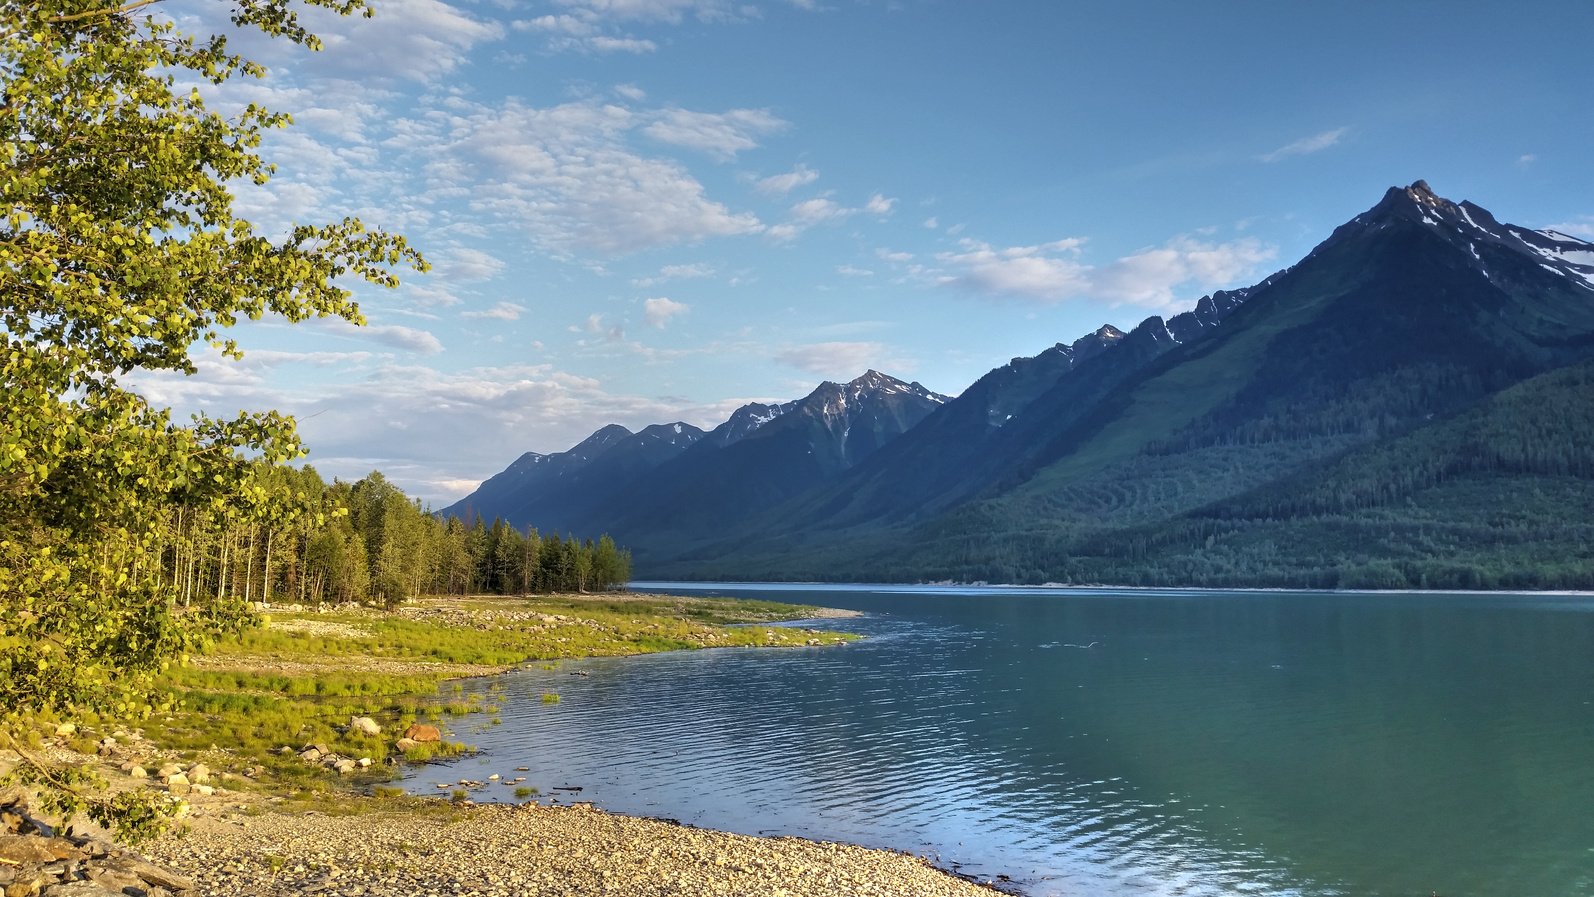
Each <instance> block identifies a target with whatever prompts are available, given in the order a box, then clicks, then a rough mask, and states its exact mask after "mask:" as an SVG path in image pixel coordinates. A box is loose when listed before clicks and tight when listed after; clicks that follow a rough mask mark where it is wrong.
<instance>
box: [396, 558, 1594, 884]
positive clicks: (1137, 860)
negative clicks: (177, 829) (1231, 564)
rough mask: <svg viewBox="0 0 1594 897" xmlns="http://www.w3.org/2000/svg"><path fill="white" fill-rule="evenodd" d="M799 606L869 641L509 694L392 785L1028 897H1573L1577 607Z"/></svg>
mask: <svg viewBox="0 0 1594 897" xmlns="http://www.w3.org/2000/svg"><path fill="white" fill-rule="evenodd" d="M787 591H788V592H789V591H790V590H787ZM776 597H787V596H776ZM795 597H798V598H799V600H802V599H804V598H806V600H813V601H815V602H816V603H825V604H831V605H840V606H853V607H857V608H859V609H862V610H866V611H870V612H871V614H870V616H868V617H865V618H862V619H855V620H846V621H841V625H842V626H844V627H845V628H851V629H862V630H864V631H865V632H866V634H868V635H869V636H870V638H869V639H868V640H867V641H865V642H862V643H859V644H855V645H851V646H848V647H845V648H836V649H801V650H793V651H783V652H774V651H742V650H720V651H709V652H693V653H679V654H669V655H655V656H650V657H642V658H630V659H596V660H588V661H579V662H569V663H566V664H564V665H563V667H562V668H561V669H559V670H552V671H550V670H528V671H524V672H517V673H514V674H510V675H509V676H506V677H503V678H502V679H500V680H498V684H499V685H501V686H502V687H504V688H505V689H506V690H507V692H508V693H509V694H510V695H512V696H514V697H512V698H511V699H509V700H507V701H506V702H505V703H506V706H505V709H504V711H503V714H502V720H503V724H502V725H500V726H491V727H484V728H482V729H481V731H480V732H474V731H472V732H468V733H467V732H465V731H464V730H466V729H467V727H470V726H471V724H470V722H469V720H463V721H458V722H457V725H458V727H459V728H460V730H461V735H460V737H461V738H462V739H463V740H466V741H470V742H472V743H474V744H477V745H479V746H480V747H481V748H483V750H484V754H483V755H482V756H480V757H477V758H472V759H465V760H461V761H459V762H457V763H455V764H454V765H453V766H452V767H451V768H447V769H439V768H437V767H429V768H427V769H424V770H422V771H420V772H418V773H417V774H415V775H414V776H413V777H412V778H411V779H410V780H409V783H408V784H409V786H410V787H411V788H412V789H413V790H415V791H417V792H432V791H434V789H432V786H431V783H432V782H434V781H453V780H455V779H458V778H461V777H470V778H481V779H484V778H485V777H486V775H487V774H488V773H489V772H499V773H501V774H503V775H505V777H506V784H505V785H503V786H499V787H497V788H496V789H490V790H489V791H488V792H487V793H486V794H485V795H484V797H485V798H488V799H494V798H496V799H500V800H511V799H513V798H512V790H513V789H512V787H511V786H510V784H507V779H508V778H512V777H513V776H516V775H519V776H525V777H526V780H527V781H526V784H531V785H535V786H536V787H538V788H540V789H541V791H542V792H543V794H544V795H545V797H544V798H543V799H546V800H555V799H557V800H561V801H563V800H570V799H580V800H593V801H595V802H597V803H598V804H599V805H601V806H604V807H607V808H610V809H614V810H617V811H620V812H633V813H641V814H647V815H664V816H669V817H673V818H679V819H682V820H683V821H687V822H691V823H694V824H699V825H706V826H712V827H715V828H723V829H730V830H737V831H744V832H752V833H790V834H800V835H808V836H813V837H822V838H836V839H844V840H850V841H856V842H859V843H864V844H871V845H875V846H888V847H895V848H898V849H907V850H913V851H917V852H922V853H926V854H929V855H931V856H932V857H939V858H940V860H941V861H942V862H944V863H956V864H962V867H963V868H965V869H966V870H971V871H978V872H980V873H981V874H989V875H994V874H996V873H998V872H1004V873H1006V874H1009V875H1012V876H1014V877H1015V878H1017V879H1019V880H1020V881H1021V882H1022V884H1023V887H1024V888H1025V889H1026V892H1027V893H1029V894H1033V895H1036V897H1043V895H1051V894H1064V893H1066V894H1071V895H1077V894H1102V895H1110V897H1122V895H1159V897H1160V895H1188V897H1216V895H1231V894H1267V895H1301V897H1328V895H1339V894H1357V895H1368V897H1394V895H1405V894H1426V893H1429V892H1430V891H1434V890H1437V891H1438V892H1439V893H1444V894H1458V895H1465V894H1485V893H1512V894H1519V895H1525V897H1564V895H1579V894H1582V895H1590V894H1594V889H1591V882H1594V852H1591V851H1590V850H1589V849H1588V845H1590V844H1594V822H1591V821H1590V819H1589V818H1587V817H1588V816H1589V815H1590V814H1586V813H1584V812H1583V810H1584V808H1586V807H1588V806H1591V805H1594V764H1589V763H1588V762H1587V756H1588V754H1587V749H1588V746H1589V744H1590V743H1591V741H1594V707H1591V706H1590V705H1589V704H1587V703H1586V702H1587V701H1588V700H1590V698H1589V695H1591V694H1594V622H1591V621H1594V603H1586V604H1585V605H1583V606H1582V609H1581V612H1579V613H1567V610H1568V608H1567V606H1566V605H1564V604H1555V605H1553V606H1552V605H1546V604H1544V603H1543V602H1532V603H1527V604H1522V605H1517V606H1511V605H1509V603H1502V602H1489V601H1473V600H1469V601H1463V602H1450V603H1446V602H1442V601H1423V600H1405V599H1401V600H1399V601H1390V600H1383V601H1369V600H1367V596H1314V598H1313V599H1312V600H1310V601H1303V600H1301V596H1268V595H1265V594H1259V593H1247V594H1245V595H1231V596H1214V595H1210V594H1202V593H1170V594H1165V595H1161V596H1158V595H1155V594H1149V593H1132V594H1129V595H1124V594H1115V593H1113V592H1111V591H1097V592H1076V593H1070V594H1067V595H1053V594H1047V593H1039V592H1022V591H1020V592H1016V593H1015V592H1012V591H999V592H996V593H978V592H976V593H972V594H971V593H970V592H969V591H968V590H956V591H937V590H923V591H920V592H917V593H915V592H911V591H906V590H897V589H884V590H881V589H871V590H868V591H857V592H836V591H827V592H825V593H823V594H822V595H819V596H817V597H815V596H808V595H804V594H803V593H800V592H799V593H797V595H796V596H795ZM803 625H815V624H813V623H805V624H803ZM820 625H830V626H836V625H837V624H836V623H835V622H834V621H826V622H824V623H823V624H820ZM1092 642H1096V643H1097V645H1096V647H1094V648H1084V649H1081V648H1074V647H1065V645H1070V644H1090V643H1092ZM1522 657H1531V658H1533V661H1534V662H1533V663H1523V662H1521V661H1520V660H1519V658H1522ZM577 670H579V671H581V672H585V673H587V675H586V676H580V677H576V676H569V675H568V673H569V672H572V671H577ZM466 687H467V688H486V687H487V685H485V684H481V683H471V684H469V685H467V686H466ZM544 692H557V693H559V694H560V695H561V697H562V700H561V701H560V702H559V703H557V704H547V705H544V704H541V702H540V695H541V694H543V693H544ZM517 766H527V767H530V770H529V771H528V772H511V770H513V769H514V768H515V767H517ZM561 785H579V786H582V787H583V789H584V790H583V791H581V792H579V793H574V794H573V793H571V792H555V791H553V788H554V787H555V786H561Z"/></svg>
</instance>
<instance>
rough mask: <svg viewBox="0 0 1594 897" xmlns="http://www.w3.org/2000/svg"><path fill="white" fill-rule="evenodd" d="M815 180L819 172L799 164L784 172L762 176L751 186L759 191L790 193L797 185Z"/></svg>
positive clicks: (803, 184)
mask: <svg viewBox="0 0 1594 897" xmlns="http://www.w3.org/2000/svg"><path fill="white" fill-rule="evenodd" d="M817 180H819V172H817V171H814V170H813V169H812V168H809V167H808V166H806V165H801V164H799V165H798V166H797V167H796V168H793V169H792V170H791V171H788V172H786V173H785V174H772V175H770V176H769V177H767V178H762V179H760V180H759V181H757V182H756V183H754V185H753V187H754V188H755V189H756V190H758V192H760V193H768V194H772V195H773V194H780V193H790V192H791V191H793V190H795V189H797V188H798V187H803V186H806V185H808V184H812V183H813V182H814V181H817Z"/></svg>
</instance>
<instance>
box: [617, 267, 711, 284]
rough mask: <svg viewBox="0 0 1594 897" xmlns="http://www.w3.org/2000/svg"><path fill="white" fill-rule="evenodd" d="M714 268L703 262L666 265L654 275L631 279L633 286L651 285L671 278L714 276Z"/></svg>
mask: <svg viewBox="0 0 1594 897" xmlns="http://www.w3.org/2000/svg"><path fill="white" fill-rule="evenodd" d="M713 276H714V268H713V267H712V266H710V265H705V264H703V263H701V262H694V263H692V264H690V265H665V266H664V267H662V268H660V269H659V273H658V274H657V275H656V276H654V277H638V278H635V279H633V280H632V281H631V284H632V286H638V287H651V286H656V285H658V284H661V283H665V282H667V281H671V280H699V279H702V278H704V277H713Z"/></svg>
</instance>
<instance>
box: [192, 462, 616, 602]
mask: <svg viewBox="0 0 1594 897" xmlns="http://www.w3.org/2000/svg"><path fill="white" fill-rule="evenodd" d="M260 479H261V486H262V488H264V489H266V490H267V491H268V492H269V493H277V494H279V495H281V496H282V497H283V498H284V499H285V500H287V501H289V502H291V503H292V504H294V505H297V506H298V507H299V508H301V509H302V512H301V513H299V514H296V515H293V516H291V517H288V518H278V519H259V518H255V517H240V516H238V515H233V514H214V513H209V512H207V510H206V509H203V508H190V507H179V508H177V509H174V510H172V511H171V512H170V514H169V517H170V519H169V526H168V527H167V528H166V533H167V535H166V537H165V544H164V545H163V548H162V552H161V558H162V561H161V573H160V576H161V577H162V578H163V579H164V580H165V582H166V583H167V584H169V585H170V586H171V587H172V588H173V589H174V590H175V592H176V594H177V595H178V596H179V602H180V603H182V604H189V603H192V602H193V601H195V600H196V599H198V598H200V597H201V596H203V598H204V599H206V600H215V599H226V598H234V599H240V600H243V601H249V602H253V601H277V602H291V603H300V604H304V603H321V602H348V601H362V602H363V601H377V602H381V603H382V604H385V605H389V606H391V605H393V604H396V603H398V602H400V601H403V600H404V599H406V598H410V597H414V596H417V595H466V594H475V593H482V592H488V593H495V594H524V593H530V592H588V591H605V590H609V589H614V588H616V587H619V586H622V585H624V584H625V583H626V581H627V580H629V579H630V576H631V557H630V553H629V552H626V551H623V550H621V549H620V548H618V547H617V546H616V545H615V543H614V540H612V539H610V538H609V537H608V536H607V535H605V536H601V537H600V538H598V539H597V540H596V541H594V540H592V539H590V538H588V539H581V538H578V537H576V536H570V535H560V534H558V533H549V534H547V535H543V534H541V533H539V532H538V531H537V530H536V529H535V528H528V529H527V530H526V531H524V532H522V531H520V530H517V529H515V528H514V527H512V526H510V525H508V524H507V523H505V522H504V521H502V520H499V519H494V520H493V521H492V522H491V523H489V522H487V521H486V520H484V519H482V518H481V517H480V516H479V515H478V516H477V517H476V518H475V519H474V520H473V521H469V522H467V521H464V520H461V519H460V518H459V517H455V516H450V517H447V518H440V517H438V516H437V515H434V514H432V513H431V512H430V511H428V510H427V509H426V508H425V506H424V505H423V504H422V503H421V502H420V501H419V500H418V499H412V498H410V497H409V496H407V495H406V494H405V493H404V492H403V491H402V490H400V489H399V488H398V487H397V486H395V485H393V484H392V483H391V482H389V481H388V480H387V478H386V477H384V476H383V475H382V474H380V473H377V472H372V473H371V474H369V475H367V476H366V477H364V478H363V479H360V480H357V481H355V482H353V483H349V482H345V481H342V480H336V479H334V480H333V481H332V482H331V483H327V482H326V481H325V480H323V479H322V477H321V475H320V474H319V473H318V472H317V471H316V470H315V468H313V467H309V466H305V467H302V468H289V467H276V468H269V469H264V470H262V471H261V472H260Z"/></svg>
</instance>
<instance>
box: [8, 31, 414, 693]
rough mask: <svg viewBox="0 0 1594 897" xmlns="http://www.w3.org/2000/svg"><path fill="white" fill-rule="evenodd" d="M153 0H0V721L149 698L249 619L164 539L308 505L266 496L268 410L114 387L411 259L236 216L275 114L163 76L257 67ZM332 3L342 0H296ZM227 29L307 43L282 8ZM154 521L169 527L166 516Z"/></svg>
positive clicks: (350, 239) (353, 240)
mask: <svg viewBox="0 0 1594 897" xmlns="http://www.w3.org/2000/svg"><path fill="white" fill-rule="evenodd" d="M151 2H152V0H135V2H128V3H123V4H118V3H114V2H108V0H26V2H21V0H7V2H3V3H0V78H3V89H4V95H3V105H0V203H3V207H4V218H3V220H0V294H3V295H4V296H5V297H6V300H5V304H4V306H3V309H0V390H3V393H4V395H5V396H6V398H7V409H6V415H5V418H4V424H3V426H0V713H3V714H6V715H14V714H17V713H20V712H26V711H36V710H44V709H54V710H70V709H77V710H82V709H102V710H109V711H112V712H123V713H126V712H138V711H148V710H150V709H152V704H151V701H150V698H149V692H148V687H149V684H150V682H151V677H152V676H153V675H154V674H155V673H157V672H158V671H159V670H160V669H161V668H162V667H163V666H165V665H166V664H167V663H169V662H170V661H171V660H173V659H175V658H178V657H180V656H181V655H182V654H184V653H185V652H187V651H190V650H192V649H194V648H195V647H196V646H197V645H199V644H201V643H202V642H204V641H205V640H206V639H208V638H211V637H214V636H215V635H217V634H219V633H222V632H226V631H229V630H232V629H236V628H237V627H238V626H240V625H241V624H242V623H244V622H245V620H246V614H245V611H244V608H243V605H242V604H241V602H240V601H238V600H237V596H236V595H235V594H233V593H230V592H227V591H217V592H215V593H213V594H207V593H202V592H199V591H196V590H181V589H180V588H179V585H180V584H179V583H178V582H177V581H176V580H175V579H174V578H173V577H172V576H170V575H169V571H168V570H167V568H166V566H165V565H164V564H163V563H162V561H163V558H164V557H165V556H166V553H167V551H168V550H169V549H170V546H171V545H172V543H173V542H174V540H179V539H181V538H184V537H185V536H191V535H192V534H193V533H195V532H197V531H200V530H203V529H206V528H215V527H226V526H230V525H235V524H237V523H239V522H241V521H254V522H262V523H264V522H274V521H275V522H280V521H284V520H291V519H293V518H294V517H295V516H296V515H299V514H301V513H303V512H304V509H303V508H302V507H301V506H299V505H297V504H296V503H294V502H293V501H291V500H285V498H284V496H283V495H282V494H281V493H275V492H273V491H272V490H270V489H268V488H267V483H266V480H267V479H268V478H269V477H270V476H271V472H272V470H273V469H274V468H275V467H276V466H277V465H280V464H282V463H283V462H286V461H288V460H290V459H293V458H295V457H298V456H299V455H300V454H301V453H302V449H301V446H300V444H299V442H298V439H297V437H296V436H295V433H294V427H293V422H292V421H291V420H290V419H288V418H286V417H284V416H282V415H279V414H276V413H273V412H261V413H244V414H240V415H239V416H238V417H236V418H234V419H230V420H213V419H208V418H199V419H196V420H195V421H193V422H192V423H191V424H189V425H186V426H181V425H177V424H175V423H173V422H172V420H171V419H170V415H169V412H168V411H166V410H163V409H159V408H155V407H152V406H151V405H150V404H149V403H148V402H146V401H145V399H144V398H143V397H142V396H140V395H139V394H138V393H137V392H136V391H134V390H133V389H131V388H130V387H129V385H128V383H127V378H128V375H130V374H132V373H135V372H139V371H158V370H167V371H180V372H185V373H192V372H193V371H194V370H195V368H194V363H193V360H192V359H191V357H190V352H191V350H192V349H193V347H194V346H195V345H196V344H208V345H210V346H212V347H215V348H216V349H219V350H220V352H221V353H222V354H223V355H225V356H229V357H238V356H239V355H240V350H239V347H238V346H237V344H236V343H235V341H233V340H232V339H230V338H228V337H227V336H226V335H225V331H226V329H227V328H228V327H230V326H232V325H233V324H235V323H236V322H237V321H238V320H239V319H240V318H250V319H256V318H260V317H262V316H265V315H268V314H269V315H276V316H279V317H281V318H284V319H286V320H288V321H302V320H305V319H307V318H310V317H328V316H331V317H339V318H343V319H345V320H348V321H351V322H355V323H359V322H360V320H361V318H360V313H359V309H358V307H357V306H356V305H355V303H354V302H353V301H352V300H351V298H350V294H349V292H348V290H346V289H345V288H343V287H342V286H340V285H339V279H340V278H342V277H345V276H350V277H354V278H358V279H363V280H365V281H369V282H371V283H374V284H379V285H387V286H391V285H393V284H394V283H396V280H395V275H394V274H393V268H395V267H396V266H400V265H410V266H413V267H417V268H424V267H425V262H424V261H423V260H422V259H421V257H420V256H419V255H418V254H417V253H415V252H414V251H413V250H411V249H410V248H409V247H408V246H407V245H406V243H405V241H404V240H403V238H401V237H397V236H393V235H389V234H386V233H382V232H380V231H371V230H368V229H367V228H366V227H365V226H364V225H363V224H362V223H361V222H359V221H358V220H355V219H345V220H343V221H340V222H336V223H332V224H328V225H300V226H296V227H294V228H293V229H292V230H291V231H290V232H289V233H288V234H286V235H285V236H282V237H281V238H279V239H275V240H274V239H271V238H269V237H267V236H265V235H262V234H259V233H257V232H256V231H255V230H254V228H253V226H252V225H250V223H249V222H247V221H244V220H242V219H239V218H237V217H236V216H235V215H234V214H233V209H232V203H233V199H232V194H231V192H230V190H229V186H228V185H229V184H230V183H233V182H236V181H252V182H254V183H257V184H259V183H264V182H266V181H267V180H268V179H269V177H270V175H271V172H272V168H271V166H270V165H269V164H268V163H266V162H265V161H264V160H263V159H261V158H260V156H258V155H257V154H256V152H255V148H256V147H257V146H258V145H259V143H260V139H261V135H262V133H263V132H265V131H267V130H269V129H272V128H277V127H280V126H282V125H285V124H286V123H287V121H288V117H287V115H286V114H284V113H280V112H272V111H269V110H266V109H263V108H260V107H258V106H254V105H251V106H249V107H247V108H245V109H244V110H243V111H241V112H240V113H239V114H237V115H236V116H234V117H230V118H229V117H224V116H222V115H221V114H219V113H217V112H214V111H212V110H211V109H209V108H208V107H207V106H206V104H205V101H204V99H203V98H202V96H201V95H200V94H199V92H198V91H191V92H187V93H182V92H179V91H178V90H177V88H176V84H177V81H178V78H179V77H184V78H189V77H192V78H197V79H203V80H204V81H207V82H209V83H211V84H221V83H223V82H225V81H227V80H228V79H229V78H232V77H234V76H238V75H243V76H258V75H259V74H261V72H262V70H261V69H260V68H259V67H258V66H257V65H255V64H253V63H251V62H249V61H247V60H244V59H242V58H240V57H238V56H235V55H231V54H229V53H228V52H227V45H226V40H225V39H224V38H223V37H220V36H215V37H210V38H208V39H201V38H196V37H194V36H191V35H186V34H183V33H181V32H179V31H178V30H177V28H176V26H175V25H173V24H172V23H170V22H168V21H161V20H158V19H156V18H154V17H152V16H149V15H147V14H146V11H144V10H143V8H144V7H147V6H149V5H150V3H151ZM304 2H305V3H306V4H307V5H311V6H321V7H326V8H329V9H332V10H334V11H337V12H339V13H344V14H347V13H349V12H353V11H356V10H360V9H362V8H363V4H362V3H361V2H360V0H304ZM232 13H233V21H234V23H235V24H237V25H240V26H249V27H255V28H258V29H260V30H262V31H264V32H265V33H266V34H268V35H274V36H281V37H285V38H287V39H288V40H291V41H294V42H296V43H300V44H303V45H306V46H307V47H310V48H315V47H317V46H318V44H317V42H316V40H315V38H314V36H313V35H311V34H309V33H307V32H306V31H305V30H304V28H303V27H302V26H301V25H300V23H299V21H298V18H297V16H296V14H295V11H294V4H292V3H288V2H282V0H234V2H233V3H232ZM174 524H176V525H175V526H174Z"/></svg>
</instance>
